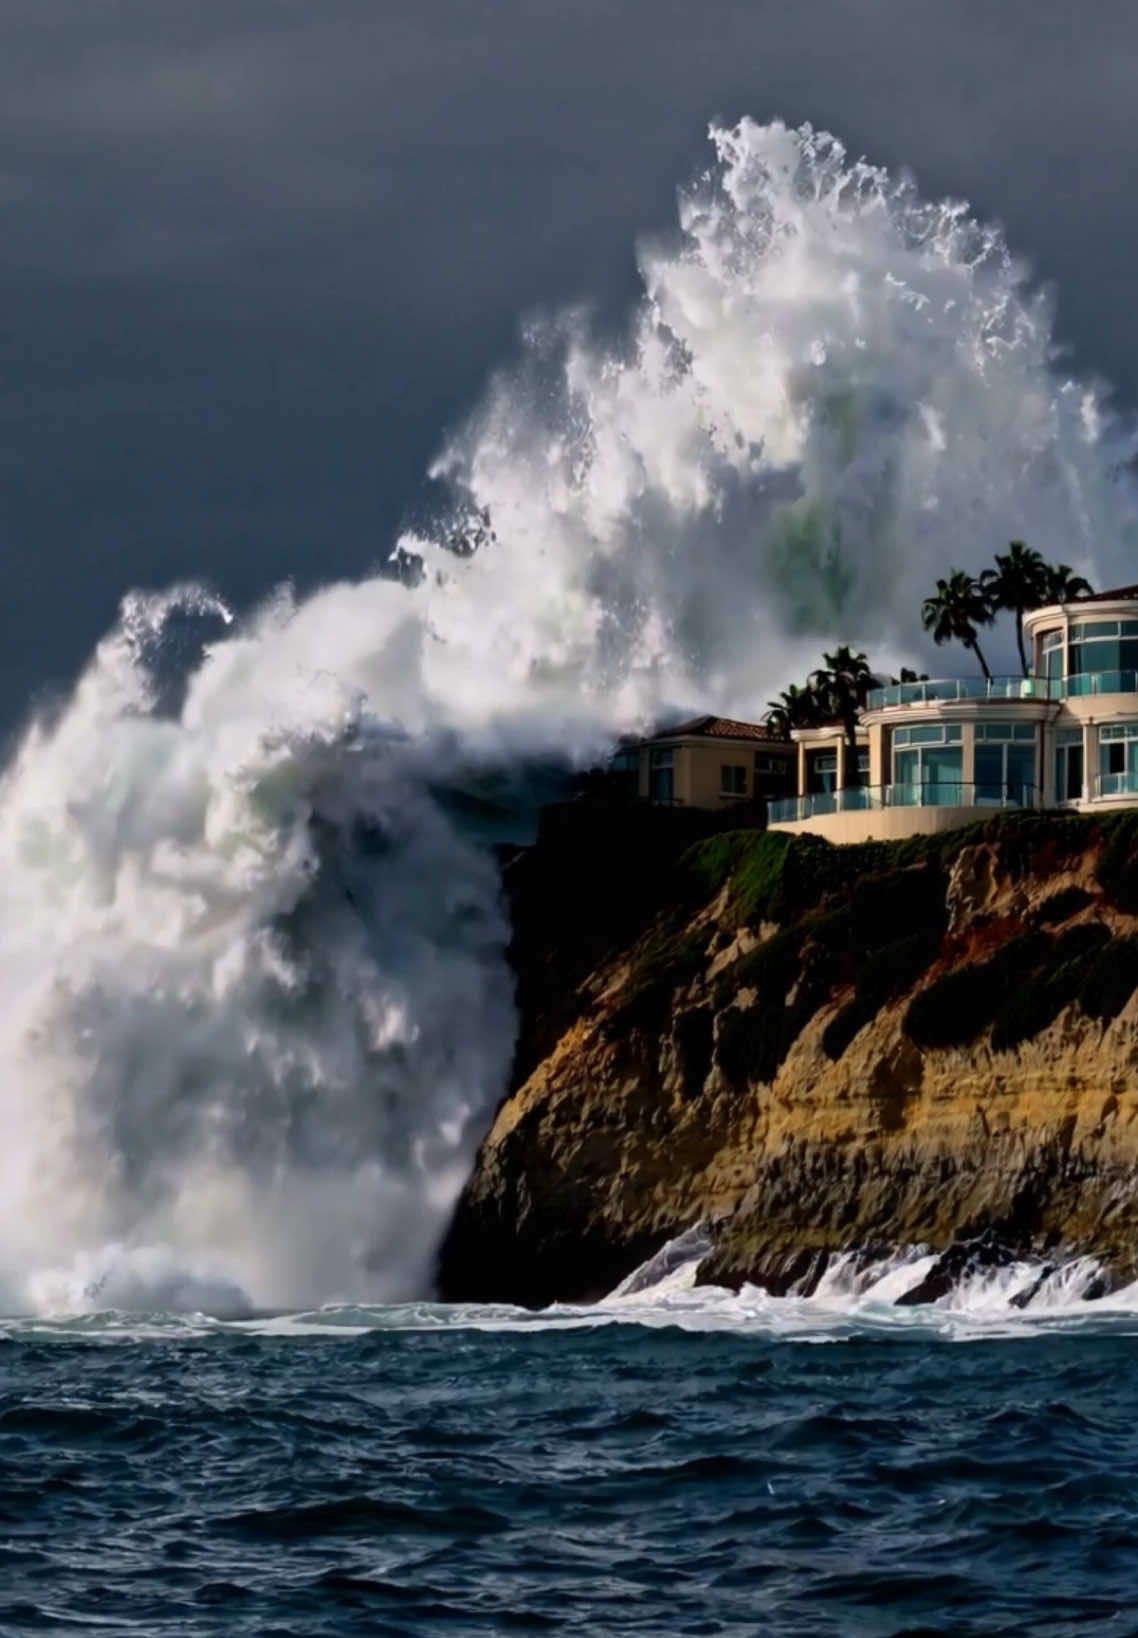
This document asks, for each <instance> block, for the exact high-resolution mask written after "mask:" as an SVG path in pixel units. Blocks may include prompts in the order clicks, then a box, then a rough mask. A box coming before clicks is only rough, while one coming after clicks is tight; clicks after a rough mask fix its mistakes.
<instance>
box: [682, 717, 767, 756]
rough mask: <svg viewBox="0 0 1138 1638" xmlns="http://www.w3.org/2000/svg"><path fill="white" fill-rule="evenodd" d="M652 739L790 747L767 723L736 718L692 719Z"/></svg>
mask: <svg viewBox="0 0 1138 1638" xmlns="http://www.w3.org/2000/svg"><path fill="white" fill-rule="evenodd" d="M649 738H650V739H756V740H761V741H762V743H763V744H765V745H771V744H774V745H786V746H787V747H788V748H789V746H790V740H789V739H788V738H787V736H786V735H785V734H781V733H779V732H778V730H777V729H775V728H772V727H771V726H770V725H769V724H768V723H765V722H739V721H738V720H737V719H736V718H735V717H713V716H703V717H692V718H691V719H690V720H689V721H687V722H677V723H675V724H674V725H673V726H672V727H670V728H660V729H657V731H656V733H654V734H650V735H649Z"/></svg>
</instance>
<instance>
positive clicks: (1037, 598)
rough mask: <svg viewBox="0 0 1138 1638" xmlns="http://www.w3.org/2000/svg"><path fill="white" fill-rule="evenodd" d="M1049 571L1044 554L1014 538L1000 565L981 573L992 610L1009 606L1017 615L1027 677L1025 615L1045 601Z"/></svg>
mask: <svg viewBox="0 0 1138 1638" xmlns="http://www.w3.org/2000/svg"><path fill="white" fill-rule="evenodd" d="M1068 572H1069V571H1068ZM1047 574H1048V568H1047V564H1046V563H1045V562H1044V561H1043V558H1042V557H1041V556H1040V554H1039V553H1038V552H1037V551H1035V550H1034V549H1033V548H1032V547H1030V546H1025V545H1024V543H1023V541H1022V540H1013V541H1010V542H1009V543H1008V549H1007V551H1006V552H1004V553H1003V554H1002V555H1001V554H1000V553H999V552H997V553H996V567H995V568H994V569H985V570H984V573H983V574H982V575H981V576H980V586H981V589H982V591H983V593H984V596H985V597H986V598H987V599H988V605H989V607H990V608H991V610H992V612H993V613H997V612H998V611H999V610H1001V609H1007V610H1008V612H1009V613H1010V614H1014V615H1015V621H1016V647H1017V648H1018V650H1019V663H1020V665H1021V666H1022V668H1023V674H1024V676H1025V677H1026V676H1027V670H1028V666H1027V655H1026V654H1025V653H1024V649H1023V617H1024V614H1025V612H1026V611H1027V610H1028V609H1037V608H1038V607H1039V605H1040V603H1041V602H1043V601H1045V598H1044V593H1045V592H1046V590H1047Z"/></svg>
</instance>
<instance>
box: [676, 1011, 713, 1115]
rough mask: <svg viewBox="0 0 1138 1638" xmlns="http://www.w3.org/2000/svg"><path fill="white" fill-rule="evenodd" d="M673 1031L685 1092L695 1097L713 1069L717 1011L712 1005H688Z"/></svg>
mask: <svg viewBox="0 0 1138 1638" xmlns="http://www.w3.org/2000/svg"><path fill="white" fill-rule="evenodd" d="M673 1033H674V1038H675V1043H676V1058H677V1060H678V1063H679V1069H680V1079H681V1081H682V1083H683V1089H684V1096H685V1097H687V1098H696V1097H698V1096H699V1094H700V1092H701V1091H702V1089H703V1083H704V1081H705V1080H706V1079H707V1077H708V1075H709V1074H710V1072H711V1060H712V1053H713V1051H714V1036H715V1014H714V1013H713V1012H712V1010H711V1008H710V1007H689V1008H688V1009H687V1011H686V1012H681V1013H680V1014H679V1016H678V1017H677V1019H676V1022H675V1026H674V1031H673Z"/></svg>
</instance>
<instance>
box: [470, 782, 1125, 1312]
mask: <svg viewBox="0 0 1138 1638" xmlns="http://www.w3.org/2000/svg"><path fill="white" fill-rule="evenodd" d="M593 822H594V823H595V820H594V821H593ZM644 823H645V824H648V823H649V821H644ZM505 879H506V887H507V893H508V896H509V899H510V904H511V909H512V912H513V915H514V926H515V929H516V932H515V945H514V952H513V954H514V961H515V966H516V969H517V971H518V974H519V1006H520V1013H521V1018H520V1036H519V1047H518V1055H517V1066H516V1076H515V1083H516V1084H515V1087H514V1090H513V1091H512V1092H511V1094H510V1096H509V1097H508V1098H507V1099H506V1100H505V1101H504V1103H503V1104H502V1106H501V1108H500V1109H499V1111H498V1114H497V1117H496V1119H495V1121H494V1123H493V1126H492V1128H491V1130H490V1132H489V1133H488V1134H487V1136H486V1138H485V1140H484V1142H483V1144H482V1146H481V1149H480V1151H479V1155H478V1159H477V1162H476V1165H475V1168H474V1172H473V1174H472V1176H471V1178H470V1180H469V1182H468V1184H467V1186H466V1189H465V1190H464V1193H463V1196H462V1198H461V1200H460V1202H459V1205H458V1208H457V1211H456V1213H455V1217H454V1220H453V1223H452V1226H451V1230H450V1232H449V1234H448V1236H447V1239H446V1241H445V1243H444V1246H443V1248H442V1252H441V1256H440V1262H439V1286H440V1291H441V1293H442V1294H443V1295H444V1296H445V1297H447V1298H450V1299H453V1300H468V1301H510V1302H519V1303H523V1304H526V1305H529V1306H541V1305H544V1304H546V1303H548V1302H551V1301H556V1300H561V1301H588V1300H592V1299H594V1298H597V1297H600V1296H602V1295H604V1294H605V1293H606V1292H607V1291H609V1290H611V1289H612V1287H613V1286H614V1285H616V1284H617V1283H618V1282H619V1281H620V1280H621V1279H622V1278H624V1277H625V1276H626V1275H628V1274H629V1273H630V1272H631V1271H632V1270H633V1269H634V1268H635V1267H636V1266H637V1265H638V1264H639V1263H640V1262H642V1261H643V1260H644V1259H645V1258H647V1257H648V1256H651V1255H652V1254H653V1253H654V1252H655V1251H656V1250H657V1249H658V1248H659V1247H660V1246H661V1245H662V1244H663V1243H664V1242H666V1241H667V1240H668V1239H670V1238H672V1237H673V1236H675V1235H677V1234H679V1233H681V1232H683V1231H684V1230H685V1229H688V1228H691V1227H693V1226H694V1225H697V1224H704V1225H706V1226H707V1228H708V1231H709V1234H710V1239H711V1246H710V1250H709V1251H708V1253H707V1256H706V1257H705V1259H704V1261H703V1263H702V1265H701V1268H700V1275H699V1277H700V1278H701V1279H702V1280H705V1281H708V1282H711V1283H716V1284H722V1285H727V1286H732V1287H738V1286H739V1285H741V1284H742V1283H744V1282H750V1283H754V1284H758V1285H761V1286H763V1287H765V1288H766V1289H768V1290H769V1291H771V1292H773V1293H776V1294H777V1293H782V1292H786V1291H787V1290H789V1289H791V1288H794V1289H795V1290H797V1291H801V1292H804V1293H806V1292H809V1290H810V1289H811V1288H812V1286H813V1285H814V1284H816V1282H817V1280H818V1278H819V1277H820V1276H821V1274H822V1272H823V1271H824V1269H825V1267H826V1266H827V1263H828V1262H829V1260H830V1259H831V1258H832V1257H833V1256H834V1255H835V1254H837V1253H841V1252H850V1251H855V1252H858V1253H861V1254H864V1255H865V1256H867V1257H868V1256H872V1255H880V1253H881V1252H882V1251H883V1250H884V1249H887V1248H896V1247H911V1246H917V1245H920V1246H925V1247H927V1248H929V1249H930V1250H931V1251H936V1252H940V1253H942V1256H941V1258H940V1260H939V1262H938V1263H937V1265H936V1266H935V1267H934V1269H933V1271H932V1273H931V1274H927V1275H926V1276H925V1277H924V1278H923V1280H922V1282H921V1286H920V1288H917V1289H914V1290H913V1291H910V1292H907V1293H905V1294H904V1296H903V1298H902V1300H906V1301H919V1300H929V1299H930V1298H931V1297H933V1296H935V1295H939V1294H942V1293H943V1290H944V1289H946V1288H947V1285H948V1284H950V1283H952V1282H953V1281H955V1280H956V1279H958V1278H960V1277H961V1276H962V1275H963V1274H964V1273H966V1272H967V1271H968V1270H969V1269H970V1268H979V1267H990V1266H993V1265H994V1264H997V1263H999V1262H1000V1261H1004V1260H1008V1259H1011V1258H1013V1257H1023V1256H1031V1257H1035V1258H1038V1259H1040V1260H1041V1264H1042V1266H1043V1267H1045V1268H1046V1267H1047V1266H1049V1265H1051V1264H1054V1263H1057V1262H1059V1261H1062V1260H1064V1259H1067V1258H1070V1257H1073V1256H1079V1255H1093V1256H1094V1257H1096V1258H1097V1259H1098V1260H1099V1261H1100V1263H1101V1265H1102V1269H1103V1274H1102V1277H1101V1281H1100V1287H1101V1289H1102V1290H1104V1291H1105V1290H1107V1289H1109V1288H1111V1287H1113V1286H1116V1285H1118V1284H1121V1283H1125V1282H1128V1281H1130V1280H1131V1279H1134V1278H1135V1277H1138V1186H1136V1185H1138V1118H1136V1117H1138V995H1136V993H1135V992H1136V988H1138V822H1136V819H1135V816H1134V815H1127V814H1121V815H1119V816H1117V817H1116V818H1114V819H1109V820H1091V819H1083V818H1076V817H1067V816H1056V815H1048V816H1041V815H1009V816H1006V817H1000V818H993V819H992V820H990V821H988V822H986V823H984V824H982V825H979V826H976V827H972V828H970V829H969V830H967V831H961V832H956V833H952V834H949V835H947V836H940V837H926V838H917V839H914V840H913V841H911V842H908V843H904V844H896V845H893V846H887V845H882V844H866V845H865V846H862V847H851V848H841V849H839V848H832V847H830V846H828V844H826V843H823V842H820V841H818V840H816V839H812V838H797V839H795V840H793V841H791V840H789V839H788V838H787V837H786V836H784V835H777V834H775V833H764V832H761V831H733V832H727V833H724V834H721V835H716V836H710V837H705V838H704V839H702V840H698V841H696V842H695V843H694V844H690V843H689V842H688V841H687V838H685V837H684V836H683V835H682V834H681V833H680V831H679V830H678V829H677V828H675V827H674V826H673V827H672V829H671V830H668V831H666V833H665V830H660V831H654V832H653V836H652V838H651V839H650V840H649V839H647V838H644V837H642V838H640V839H639V840H638V839H637V836H636V834H635V830H634V829H633V828H630V829H629V830H628V833H627V834H626V835H624V836H623V837H622V838H621V839H618V840H617V841H615V842H614V845H613V847H612V849H611V850H609V851H607V852H606V853H605V854H604V856H603V857H602V856H601V850H598V848H597V846H596V845H595V838H594V840H593V845H591V846H590V845H586V844H582V843H581V840H580V838H579V837H575V836H574V834H573V828H572V826H571V825H565V826H563V827H561V829H560V830H559V831H558V833H557V834H556V835H555V836H552V837H550V838H547V839H543V841H541V842H539V844H538V846H537V847H535V848H534V849H531V850H527V851H526V852H524V853H522V854H519V855H518V856H517V857H516V858H514V859H512V860H511V861H510V863H509V864H508V866H507V867H506V871H505Z"/></svg>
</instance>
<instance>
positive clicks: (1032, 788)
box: [614, 586, 1138, 842]
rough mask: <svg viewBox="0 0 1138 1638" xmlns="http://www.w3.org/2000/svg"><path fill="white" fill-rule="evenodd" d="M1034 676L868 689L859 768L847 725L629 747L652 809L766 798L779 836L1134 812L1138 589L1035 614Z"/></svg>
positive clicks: (722, 725)
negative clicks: (1066, 812)
mask: <svg viewBox="0 0 1138 1638" xmlns="http://www.w3.org/2000/svg"><path fill="white" fill-rule="evenodd" d="M1024 636H1025V641H1026V643H1027V644H1028V649H1029V654H1030V657H1031V660H1030V671H1029V675H1027V676H1014V677H991V678H986V677H977V678H972V677H967V678H937V679H932V680H925V681H921V682H906V683H895V684H893V685H891V686H889V687H882V688H876V689H873V690H872V691H871V692H870V695H869V699H868V703H867V708H866V710H865V711H864V712H863V713H862V715H861V720H860V722H859V724H858V729H857V736H856V740H857V744H856V750H857V759H858V766H857V768H856V770H855V769H852V768H849V767H848V766H847V762H848V759H849V757H850V755H851V751H850V747H849V746H848V745H847V743H846V738H845V735H844V734H843V732H842V729H841V728H840V727H839V726H837V725H833V726H826V727H818V728H805V729H796V730H794V731H793V732H792V733H791V734H790V735H789V736H780V735H779V734H778V733H777V732H776V731H775V730H773V729H772V728H769V727H765V726H762V725H758V724H754V723H746V722H736V721H732V720H729V719H726V718H721V717H697V718H695V719H694V720H693V721H692V722H688V723H682V724H680V725H678V726H676V727H674V728H671V729H668V730H665V731H663V732H661V733H659V734H656V735H654V736H653V737H652V738H650V739H646V740H642V741H639V742H637V743H636V744H635V745H629V746H625V747H622V749H621V751H620V752H619V753H618V757H617V762H616V764H614V766H619V767H620V768H621V769H622V771H623V776H624V777H625V778H626V779H627V780H628V781H629V793H630V794H633V790H632V780H633V778H635V782H636V783H635V794H636V795H638V796H639V797H640V798H641V799H642V800H648V801H652V802H665V803H669V804H677V805H690V806H693V807H699V808H705V809H715V808H722V807H724V806H726V805H729V804H731V803H739V802H756V801H758V800H759V799H764V800H765V801H766V806H767V816H768V823H769V825H770V827H771V829H774V830H785V831H790V832H794V833H800V832H802V833H810V834H813V835H817V836H824V837H826V838H827V839H828V840H830V841H833V842H863V841H890V840H899V839H901V838H903V837H906V836H913V835H917V834H919V833H921V832H929V831H939V830H952V829H955V828H956V827H957V826H960V825H966V824H969V823H971V822H972V821H973V820H975V819H976V818H977V817H978V816H979V813H980V812H984V811H989V810H991V809H994V808H1067V809H1070V810H1072V811H1075V812H1079V813H1094V812H1100V811H1110V810H1113V809H1115V808H1118V807H1128V806H1138V586H1125V587H1121V588H1119V589H1116V590H1114V591H1107V592H1099V593H1094V594H1092V595H1090V596H1086V597H1080V598H1079V599H1078V600H1077V602H1073V603H1058V604H1052V605H1050V606H1048V607H1046V608H1040V609H1035V610H1034V611H1032V612H1030V613H1028V614H1026V615H1025V616H1024Z"/></svg>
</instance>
